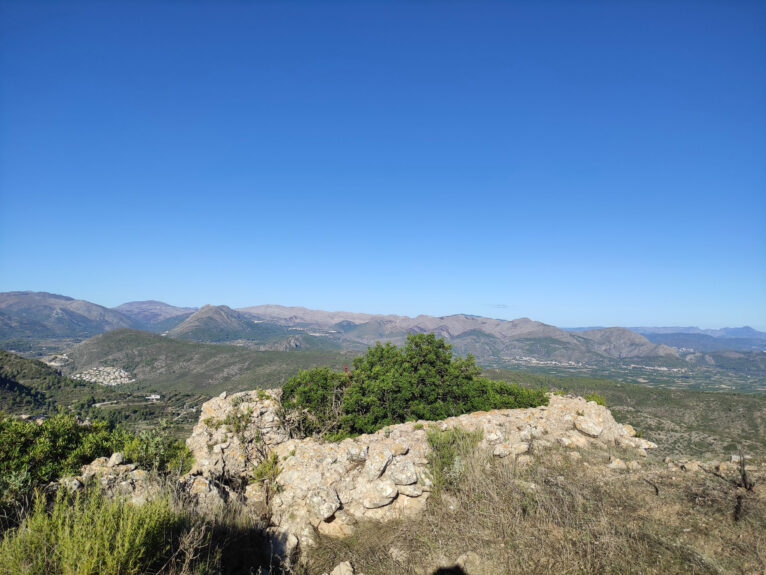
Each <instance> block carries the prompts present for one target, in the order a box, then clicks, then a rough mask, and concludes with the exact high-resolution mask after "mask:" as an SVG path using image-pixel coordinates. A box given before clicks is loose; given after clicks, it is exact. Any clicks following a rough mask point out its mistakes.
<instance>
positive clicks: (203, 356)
mask: <svg viewBox="0 0 766 575" xmlns="http://www.w3.org/2000/svg"><path fill="white" fill-rule="evenodd" d="M67 355H68V356H69V358H70V359H71V361H72V363H71V365H70V366H68V368H67V369H68V372H70V373H74V372H79V371H84V370H87V369H90V368H92V367H101V366H109V367H118V368H120V369H124V370H125V371H127V372H129V373H130V374H131V375H133V376H134V377H135V378H136V379H137V380H138V383H139V384H147V385H150V386H151V387H152V389H154V390H156V391H163V390H174V391H190V392H195V393H205V394H214V393H220V392H221V391H224V390H226V391H230V392H231V391H236V390H243V389H254V388H256V387H269V386H275V385H281V384H282V383H284V382H285V381H287V379H288V378H289V377H291V376H293V375H295V373H297V372H298V370H300V369H308V368H310V367H314V366H318V365H330V366H332V367H333V368H336V369H339V368H340V367H342V366H343V364H344V363H350V361H351V355H349V354H347V353H344V352H339V351H301V352H294V351H256V350H252V349H248V348H244V347H239V346H232V345H224V344H204V343H197V342H192V341H182V340H178V339H172V338H169V337H164V336H160V335H157V334H152V333H147V332H143V331H137V330H117V331H111V332H109V333H105V334H102V335H99V336H96V337H93V338H90V339H88V340H86V341H84V342H82V343H80V344H78V345H76V346H75V347H73V348H72V349H71V350H69V351H68V353H67Z"/></svg>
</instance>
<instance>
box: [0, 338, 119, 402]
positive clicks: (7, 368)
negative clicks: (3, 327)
mask: <svg viewBox="0 0 766 575" xmlns="http://www.w3.org/2000/svg"><path fill="white" fill-rule="evenodd" d="M119 397H121V394H119V393H117V392H116V391H115V390H113V389H111V388H106V387H103V386H100V385H96V384H92V383H86V382H83V381H77V380H72V379H70V378H68V377H64V376H63V375H61V373H60V372H59V371H57V370H55V369H53V368H51V367H49V366H48V365H46V364H44V363H43V362H41V361H37V360H33V359H26V358H23V357H20V356H18V355H16V354H13V353H9V352H7V351H2V350H0V412H4V413H9V414H22V413H26V414H28V415H45V414H52V413H56V411H57V410H58V409H59V408H70V409H73V410H75V411H76V412H82V413H84V412H85V411H87V409H86V408H87V406H88V405H90V404H92V403H95V402H99V401H110V400H115V399H117V398H119Z"/></svg>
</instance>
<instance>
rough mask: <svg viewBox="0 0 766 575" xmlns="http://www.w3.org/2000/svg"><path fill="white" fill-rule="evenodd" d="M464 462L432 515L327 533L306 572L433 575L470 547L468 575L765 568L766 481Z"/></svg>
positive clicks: (478, 457)
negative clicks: (747, 486) (748, 485)
mask: <svg viewBox="0 0 766 575" xmlns="http://www.w3.org/2000/svg"><path fill="white" fill-rule="evenodd" d="M462 460H463V465H464V467H463V472H462V474H461V476H460V478H459V481H458V482H457V483H456V485H455V486H454V487H452V488H448V489H444V490H443V491H442V492H441V494H439V495H434V496H433V497H432V499H431V501H429V505H428V508H427V510H426V513H425V514H424V515H423V516H422V517H420V518H419V519H415V520H401V521H398V522H393V523H389V524H384V525H381V524H376V523H369V524H362V525H360V526H359V529H358V530H357V532H356V533H355V534H354V535H353V536H352V537H350V538H347V539H345V540H334V539H330V538H320V541H319V545H318V547H317V548H316V549H315V550H313V552H312V553H311V556H310V560H309V563H308V566H307V567H306V570H307V572H309V573H322V572H324V571H327V572H329V571H330V570H331V569H332V567H333V565H335V564H337V563H339V562H340V561H349V560H350V561H351V562H352V564H353V565H354V566H355V568H356V570H357V572H363V573H365V574H366V575H376V574H381V575H382V574H387V575H388V574H429V575H430V574H431V573H434V572H436V570H437V569H438V568H440V567H449V566H454V565H455V564H456V560H457V559H458V557H460V556H461V555H464V554H467V553H470V552H473V553H475V554H476V555H475V556H472V557H470V558H469V559H468V561H469V562H470V564H469V565H467V566H466V572H467V573H468V575H476V574H496V573H497V574H500V573H524V574H527V573H531V574H534V573H540V574H547V573H562V574H566V573H648V574H653V573H654V574H667V573H698V574H703V573H763V572H764V570H766V500H765V499H766V497H765V496H764V491H763V484H761V485H756V488H755V489H754V490H752V491H746V490H744V489H742V488H737V487H735V486H734V485H733V484H731V483H728V482H726V481H723V480H721V479H720V478H718V477H715V476H712V475H709V474H705V473H686V472H683V471H679V470H670V469H668V468H667V467H666V466H664V465H662V464H659V463H655V464H654V465H652V464H648V463H646V460H643V461H642V464H643V465H644V466H645V468H644V469H642V470H641V471H639V472H633V473H628V472H613V471H611V470H607V469H606V467H605V466H606V463H607V462H608V455H607V454H605V453H604V452H585V453H583V457H582V459H577V460H576V459H573V458H571V457H570V454H567V453H563V452H561V451H557V450H552V451H548V452H545V453H542V454H538V455H536V456H535V460H534V461H533V462H532V463H531V464H530V465H528V466H525V467H521V466H517V465H515V464H514V463H507V462H506V461H507V460H493V459H492V457H491V456H490V455H488V454H487V453H470V452H469V453H463V454H462ZM761 475H763V474H761ZM759 479H766V478H763V477H761V478H759ZM655 487H656V489H655ZM738 501H740V504H741V509H740V511H739V512H738V513H739V520H735V518H734V514H735V509H736V506H737V502H738Z"/></svg>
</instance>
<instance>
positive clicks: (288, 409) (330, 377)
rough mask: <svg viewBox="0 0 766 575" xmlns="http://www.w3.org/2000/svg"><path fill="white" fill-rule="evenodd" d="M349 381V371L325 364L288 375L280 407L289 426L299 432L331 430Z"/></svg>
mask: <svg viewBox="0 0 766 575" xmlns="http://www.w3.org/2000/svg"><path fill="white" fill-rule="evenodd" d="M348 382H349V376H348V374H346V373H339V372H335V371H332V370H331V369H330V368H328V367H317V368H314V369H309V370H304V371H301V372H300V373H298V375H296V376H295V377H292V378H290V380H289V381H288V382H287V383H286V384H285V385H284V387H283V388H282V407H283V409H284V410H285V413H286V414H287V418H286V420H287V423H288V424H289V426H290V427H291V428H292V429H293V430H294V431H295V432H297V434H298V435H300V436H306V435H323V434H326V433H327V432H329V431H331V430H334V429H335V428H336V427H337V425H338V422H339V420H340V416H341V409H342V401H343V394H344V392H345V390H346V386H347V385H348Z"/></svg>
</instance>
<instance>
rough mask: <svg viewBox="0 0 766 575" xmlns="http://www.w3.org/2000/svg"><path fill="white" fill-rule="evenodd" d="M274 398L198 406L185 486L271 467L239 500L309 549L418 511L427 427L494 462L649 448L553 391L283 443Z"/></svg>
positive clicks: (425, 491) (227, 480)
mask: <svg viewBox="0 0 766 575" xmlns="http://www.w3.org/2000/svg"><path fill="white" fill-rule="evenodd" d="M279 398H280V390H265V391H264V390H260V391H252V392H244V393H237V394H234V395H231V396H227V395H226V394H222V395H221V396H219V397H217V398H214V399H212V400H210V401H208V402H207V403H205V404H204V405H203V406H202V414H201V417H200V420H199V423H198V424H197V425H196V427H195V428H194V431H193V433H192V436H191V437H190V438H189V439H188V440H187V445H188V447H189V449H191V451H192V452H193V453H194V457H195V461H196V464H195V467H194V469H193V470H192V472H191V474H190V475H189V476H188V477H187V478H185V481H187V482H188V481H193V482H197V481H203V480H204V481H211V482H214V483H216V484H219V483H223V484H228V485H235V486H237V485H239V486H242V485H245V484H247V483H248V482H251V481H252V479H253V477H254V473H255V469H256V468H257V467H258V466H259V464H261V466H263V465H265V464H266V463H269V462H274V463H275V464H276V465H275V467H274V468H273V469H272V470H271V473H270V474H264V473H263V472H262V471H261V472H259V473H258V477H259V478H260V479H259V481H257V482H255V483H252V482H251V483H250V484H249V485H247V487H246V489H245V490H244V493H245V496H244V497H245V501H246V504H247V505H249V506H252V508H253V509H257V510H258V513H261V514H265V515H268V517H269V519H270V521H271V524H272V525H273V526H274V528H275V529H277V530H278V531H279V532H280V533H283V534H284V533H288V534H293V535H295V536H296V537H297V538H298V540H299V541H300V544H301V545H310V544H311V543H312V542H313V540H314V536H315V533H316V532H317V531H318V532H319V533H323V534H326V535H330V536H339V537H340V536H346V535H349V534H350V533H352V532H353V530H354V525H355V524H356V523H357V522H358V521H360V520H368V519H373V520H378V521H389V520H392V519H395V518H398V517H403V516H411V515H417V514H418V513H420V512H421V511H422V510H423V508H424V506H425V505H426V502H427V500H428V498H429V496H430V494H431V490H432V487H433V484H432V481H431V478H430V475H429V472H428V454H429V446H428V441H427V439H426V430H427V429H429V428H436V429H440V430H447V429H450V428H461V429H463V430H466V431H475V432H481V441H480V444H479V448H480V449H487V450H488V451H489V452H491V453H492V454H494V456H495V457H496V458H498V459H499V460H503V461H513V460H515V459H517V458H519V459H520V458H522V457H527V458H528V457H529V456H528V455H526V454H527V453H528V452H535V451H539V450H544V449H548V448H550V447H551V446H552V445H554V443H558V444H560V445H561V446H563V447H565V448H573V449H574V448H580V447H588V446H591V445H594V446H602V447H605V446H608V445H619V446H623V447H631V448H635V449H637V450H639V452H640V453H643V450H644V449H649V448H652V447H656V446H655V445H654V444H653V443H651V442H649V441H646V440H644V439H641V438H637V437H635V432H634V431H633V429H632V428H631V427H630V426H624V425H621V424H619V423H617V422H616V421H615V420H614V418H613V417H612V415H611V413H610V412H609V410H608V409H607V408H605V407H603V406H600V405H597V404H596V403H595V402H589V401H586V400H584V399H582V398H576V397H561V396H556V395H553V396H551V397H550V404H549V405H548V406H545V407H538V408H534V409H508V410H495V411H490V412H477V413H470V414H466V415H461V416H458V417H452V418H449V419H445V420H443V421H438V422H427V421H421V422H408V423H403V424H400V425H392V426H389V427H387V428H385V429H382V430H380V431H378V432H377V433H374V434H369V435H361V436H358V437H355V438H353V439H346V440H344V441H341V442H338V443H331V442H325V441H320V440H317V439H314V438H306V439H294V438H290V437H289V434H288V432H287V430H286V429H285V428H284V426H283V425H282V420H281V414H280V404H279ZM267 459H268V460H267ZM264 462H265V463H264ZM264 477H265V478H264Z"/></svg>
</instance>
